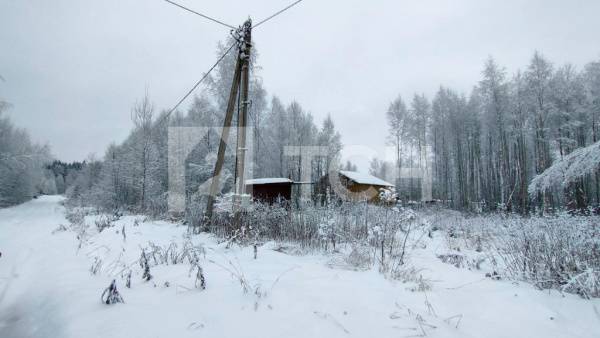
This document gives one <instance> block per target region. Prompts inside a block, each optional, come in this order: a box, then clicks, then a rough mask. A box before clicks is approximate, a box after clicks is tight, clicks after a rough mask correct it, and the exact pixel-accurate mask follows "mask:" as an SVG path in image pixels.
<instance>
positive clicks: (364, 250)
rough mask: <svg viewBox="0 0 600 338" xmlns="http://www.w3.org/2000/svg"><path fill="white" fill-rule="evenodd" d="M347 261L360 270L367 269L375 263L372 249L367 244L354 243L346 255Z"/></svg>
mask: <svg viewBox="0 0 600 338" xmlns="http://www.w3.org/2000/svg"><path fill="white" fill-rule="evenodd" d="M345 262H346V264H348V265H349V266H352V267H354V268H356V269H358V270H366V269H368V268H370V267H371V266H372V264H373V255H372V254H371V249H370V248H369V247H367V246H362V245H353V246H352V249H351V251H350V253H349V254H348V255H347V256H346V257H345Z"/></svg>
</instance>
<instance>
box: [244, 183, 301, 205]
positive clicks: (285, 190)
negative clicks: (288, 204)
mask: <svg viewBox="0 0 600 338" xmlns="http://www.w3.org/2000/svg"><path fill="white" fill-rule="evenodd" d="M293 184H294V182H293V181H292V180H290V179H289V178H257V179H252V180H246V193H247V194H248V195H251V196H252V199H253V200H257V201H260V202H264V203H269V204H273V203H275V202H276V201H277V200H279V199H285V200H288V201H289V200H291V199H292V185H293Z"/></svg>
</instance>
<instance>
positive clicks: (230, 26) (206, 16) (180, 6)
mask: <svg viewBox="0 0 600 338" xmlns="http://www.w3.org/2000/svg"><path fill="white" fill-rule="evenodd" d="M165 1H166V2H168V3H170V4H171V5H173V6H177V7H179V8H181V9H183V10H186V11H188V12H190V13H193V14H196V15H199V16H201V17H203V18H205V19H207V20H210V21H212V22H215V23H218V24H220V25H223V26H225V27H227V28H231V29H236V27H234V26H232V25H230V24H227V23H225V22H223V21H221V20H217V19H215V18H212V17H210V16H208V15H206V14H202V13H200V12H197V11H195V10H193V9H191V8H187V7H185V6H182V5H180V4H178V3H176V2H173V1H171V0H165Z"/></svg>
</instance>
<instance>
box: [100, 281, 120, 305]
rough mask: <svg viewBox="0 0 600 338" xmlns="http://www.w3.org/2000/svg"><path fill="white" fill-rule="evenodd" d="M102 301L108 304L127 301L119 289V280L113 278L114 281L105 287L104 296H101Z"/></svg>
mask: <svg viewBox="0 0 600 338" xmlns="http://www.w3.org/2000/svg"><path fill="white" fill-rule="evenodd" d="M100 299H101V300H102V303H104V304H106V305H110V304H116V303H125V301H124V300H123V297H122V296H121V294H120V293H119V291H118V290H117V281H116V280H114V279H113V281H112V283H110V285H109V286H108V287H107V288H106V289H104V291H103V292H102V296H100Z"/></svg>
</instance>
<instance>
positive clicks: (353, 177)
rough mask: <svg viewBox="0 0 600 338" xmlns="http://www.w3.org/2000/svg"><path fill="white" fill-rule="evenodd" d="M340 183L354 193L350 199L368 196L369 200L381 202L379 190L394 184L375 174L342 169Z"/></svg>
mask: <svg viewBox="0 0 600 338" xmlns="http://www.w3.org/2000/svg"><path fill="white" fill-rule="evenodd" d="M339 178H340V183H341V184H342V185H343V186H344V187H345V188H346V189H348V190H349V191H350V192H352V193H353V194H350V195H349V196H347V197H349V199H362V198H367V199H368V201H369V202H374V203H377V202H379V192H380V190H381V189H382V188H383V189H389V188H393V187H394V185H393V184H391V183H389V182H386V181H384V180H382V179H380V178H377V177H375V176H373V175H369V174H364V173H359V172H356V171H347V170H341V171H340V172H339Z"/></svg>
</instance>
